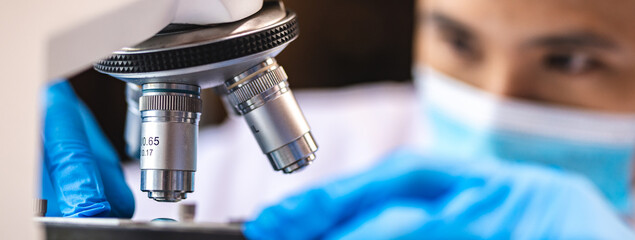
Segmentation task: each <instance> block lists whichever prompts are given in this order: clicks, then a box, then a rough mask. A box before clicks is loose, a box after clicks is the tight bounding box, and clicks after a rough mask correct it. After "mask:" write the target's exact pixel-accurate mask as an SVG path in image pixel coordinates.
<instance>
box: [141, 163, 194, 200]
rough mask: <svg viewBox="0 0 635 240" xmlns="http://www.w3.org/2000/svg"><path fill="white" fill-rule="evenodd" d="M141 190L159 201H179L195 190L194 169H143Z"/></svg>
mask: <svg viewBox="0 0 635 240" xmlns="http://www.w3.org/2000/svg"><path fill="white" fill-rule="evenodd" d="M141 190H143V191H144V192H148V197H149V198H152V199H154V200H156V201H158V202H178V201H181V200H183V199H186V198H187V193H191V192H194V171H181V170H153V169H142V170H141Z"/></svg>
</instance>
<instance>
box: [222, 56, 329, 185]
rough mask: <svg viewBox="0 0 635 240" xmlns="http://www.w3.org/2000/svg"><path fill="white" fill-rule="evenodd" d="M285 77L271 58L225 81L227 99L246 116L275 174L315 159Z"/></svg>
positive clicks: (306, 127)
mask: <svg viewBox="0 0 635 240" xmlns="http://www.w3.org/2000/svg"><path fill="white" fill-rule="evenodd" d="M287 79H288V77H287V74H286V73H285V71H284V69H283V68H282V67H281V66H280V65H278V63H277V62H276V61H275V60H274V59H273V58H268V59H266V60H265V61H264V62H262V63H260V64H258V65H256V66H254V67H252V68H250V69H248V70H247V71H245V72H243V73H241V74H239V75H237V76H236V77H234V78H232V79H230V80H228V81H226V82H225V87H226V88H227V92H228V95H227V98H228V101H229V103H230V104H231V105H232V107H234V108H235V110H236V111H237V112H238V113H239V114H241V115H243V116H244V117H245V120H246V121H247V124H248V125H249V128H250V129H251V132H252V133H253V134H254V136H255V137H256V140H257V141H258V144H259V145H260V148H261V149H262V151H263V153H265V154H266V155H267V157H268V158H269V161H270V162H271V165H272V166H273V168H274V169H275V170H276V171H279V170H282V171H283V172H284V173H292V172H294V171H296V170H299V169H302V168H303V167H305V166H307V165H309V164H310V163H311V162H312V161H313V160H314V159H315V152H316V151H317V149H318V147H317V144H316V143H315V140H314V139H313V136H312V135H311V128H310V127H309V124H308V123H307V121H306V119H305V118H304V114H303V113H302V111H301V110H300V107H299V106H298V103H297V102H296V100H295V97H294V96H293V93H292V92H291V89H289V83H288V82H287Z"/></svg>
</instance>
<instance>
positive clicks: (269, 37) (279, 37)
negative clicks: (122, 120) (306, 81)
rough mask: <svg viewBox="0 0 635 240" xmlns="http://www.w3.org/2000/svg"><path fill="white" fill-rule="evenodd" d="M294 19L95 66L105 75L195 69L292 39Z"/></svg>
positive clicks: (111, 59) (119, 56)
mask: <svg viewBox="0 0 635 240" xmlns="http://www.w3.org/2000/svg"><path fill="white" fill-rule="evenodd" d="M299 33H300V29H299V28H298V23H297V21H296V19H295V18H294V19H291V20H290V21H288V22H286V23H284V24H282V25H280V26H278V27H275V28H270V29H265V30H262V31H259V32H255V33H252V34H249V35H245V36H242V37H238V38H233V39H228V40H224V41H220V42H214V43H210V44H205V45H199V46H193V47H187V48H180V49H173V50H167V51H159V52H147V53H138V54H130V53H128V54H113V55H112V56H110V57H108V58H106V59H103V60H101V61H99V62H97V63H96V64H95V66H94V67H95V69H97V70H99V71H102V72H105V73H115V74H117V73H145V72H158V71H167V70H174V69H181V68H189V67H196V66H201V65H207V64H212V63H217V62H222V61H226V60H230V59H235V58H240V57H244V56H249V55H251V54H255V53H259V52H263V51H267V50H269V49H272V48H275V47H278V46H280V45H283V44H285V43H288V42H290V41H291V40H293V39H295V37H297V36H298V35H299Z"/></svg>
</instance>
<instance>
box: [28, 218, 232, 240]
mask: <svg viewBox="0 0 635 240" xmlns="http://www.w3.org/2000/svg"><path fill="white" fill-rule="evenodd" d="M37 221H38V222H40V223H41V224H42V225H43V226H44V229H45V232H46V239H47V240H75V239H77V240H80V239H81V240H84V239H91V240H111V239H117V240H128V239H130V240H132V239H134V240H144V239H148V240H174V239H188V240H199V239H201V240H202V239H206V240H208V239H230V240H232V239H245V237H244V236H243V234H242V232H241V226H240V224H211V223H209V224H205V223H201V224H196V223H180V222H133V221H130V220H120V219H70V218H37Z"/></svg>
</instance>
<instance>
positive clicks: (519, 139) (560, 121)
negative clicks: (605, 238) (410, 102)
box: [414, 68, 635, 214]
mask: <svg viewBox="0 0 635 240" xmlns="http://www.w3.org/2000/svg"><path fill="white" fill-rule="evenodd" d="M414 75H415V84H416V86H417V89H418V91H419V96H420V100H421V103H422V106H423V109H424V114H425V118H426V119H427V120H428V123H429V124H430V129H431V131H432V134H433V136H432V144H431V146H429V149H430V151H434V152H436V154H445V155H452V156H455V157H459V158H468V159H475V160H485V159H497V160H506V161H517V162H529V163H539V164H544V165H547V166H551V167H554V168H558V169H562V170H565V171H573V172H577V173H579V174H582V175H584V176H586V177H587V178H588V179H590V180H591V181H592V182H593V183H595V184H596V186H597V187H598V188H599V189H600V190H601V191H602V192H603V193H604V195H605V196H606V198H607V199H608V200H609V201H610V202H611V203H613V205H614V206H615V207H616V208H617V210H618V211H619V212H621V213H624V214H630V213H631V212H632V211H631V210H632V200H631V176H632V171H633V166H632V160H633V153H634V148H635V115H621V114H619V115H618V114H607V113H602V112H595V111H584V110H581V109H571V108H565V107H558V106H549V105H545V104H538V103H533V102H529V101H522V100H516V99H509V98H502V97H498V96H495V95H492V94H489V93H487V92H484V91H482V90H480V89H477V88H475V87H472V86H470V85H467V84H465V83H463V82H461V81H458V80H455V79H452V78H450V77H449V76H446V75H444V74H442V73H440V72H438V71H435V70H433V69H431V68H418V69H417V70H415V73H414Z"/></svg>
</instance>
